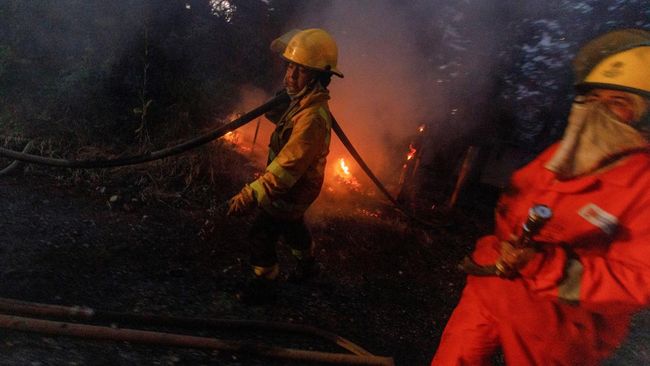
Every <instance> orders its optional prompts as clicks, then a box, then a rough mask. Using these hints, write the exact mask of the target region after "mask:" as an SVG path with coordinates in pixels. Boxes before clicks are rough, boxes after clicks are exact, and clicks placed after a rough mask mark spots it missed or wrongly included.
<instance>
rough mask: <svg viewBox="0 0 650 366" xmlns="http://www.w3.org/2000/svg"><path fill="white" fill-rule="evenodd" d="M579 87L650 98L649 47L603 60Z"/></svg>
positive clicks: (627, 51) (626, 51)
mask: <svg viewBox="0 0 650 366" xmlns="http://www.w3.org/2000/svg"><path fill="white" fill-rule="evenodd" d="M581 85H582V87H585V88H605V89H618V90H623V91H628V92H631V93H635V94H640V95H642V96H646V97H650V46H642V47H635V48H632V49H629V50H625V51H622V52H619V53H615V54H613V55H611V56H609V57H606V58H604V59H603V60H602V61H601V62H600V63H598V64H597V65H596V66H595V67H594V68H593V69H592V70H591V72H590V73H589V74H587V76H586V77H585V79H584V81H583V82H582V83H581Z"/></svg>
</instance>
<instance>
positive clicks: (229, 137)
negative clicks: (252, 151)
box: [222, 131, 239, 145]
mask: <svg viewBox="0 0 650 366" xmlns="http://www.w3.org/2000/svg"><path fill="white" fill-rule="evenodd" d="M222 139H224V140H226V141H228V142H230V143H231V144H234V145H237V142H238V141H239V134H238V133H237V132H236V131H230V132H228V133H226V134H225V135H223V137H222Z"/></svg>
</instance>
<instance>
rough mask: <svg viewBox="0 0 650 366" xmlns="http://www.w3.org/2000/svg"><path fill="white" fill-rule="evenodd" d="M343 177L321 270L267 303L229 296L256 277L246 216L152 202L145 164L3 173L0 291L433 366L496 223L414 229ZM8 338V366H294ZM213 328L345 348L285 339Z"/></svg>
mask: <svg viewBox="0 0 650 366" xmlns="http://www.w3.org/2000/svg"><path fill="white" fill-rule="evenodd" d="M340 163H341V162H339V165H338V167H337V169H343V168H342V166H341V165H340ZM332 165H333V164H332ZM248 170H250V171H251V172H252V171H253V170H254V169H252V168H251V169H248ZM341 174H342V175H341V176H337V177H334V178H335V179H333V180H332V182H333V183H329V185H328V186H326V187H325V189H324V190H323V194H322V196H321V197H320V199H319V201H318V204H317V205H316V207H314V210H312V212H310V216H309V218H308V219H309V221H310V223H311V226H312V228H313V234H314V238H315V241H316V245H317V248H318V257H319V259H320V260H321V261H322V263H323V264H324V267H325V271H324V274H323V276H322V277H321V278H319V279H318V280H317V281H315V282H313V283H308V284H302V285H295V284H289V283H282V285H281V296H280V298H279V299H278V301H277V302H276V303H274V304H269V305H265V306H260V307H246V306H243V305H241V304H239V303H238V302H236V301H235V300H234V297H233V294H234V292H235V291H236V290H237V289H238V288H239V286H241V285H242V284H243V283H244V282H245V280H246V278H247V273H248V268H247V244H246V231H247V229H248V224H249V222H248V220H247V219H235V218H228V217H223V216H221V214H220V213H218V212H216V211H213V210H210V207H209V205H205V204H201V203H199V201H201V198H200V197H197V196H190V195H184V194H178V195H158V196H157V197H156V198H155V199H154V198H152V197H153V196H147V197H146V198H144V199H143V196H142V191H141V189H140V188H138V186H137V180H136V179H135V178H134V177H137V176H139V174H137V173H134V174H132V175H130V174H116V175H115V177H120V178H119V179H117V178H115V177H114V178H113V179H110V180H108V179H107V180H103V181H102V183H101V184H102V185H101V186H98V185H97V182H93V180H92V179H86V177H83V179H81V178H79V179H77V180H76V181H75V180H71V179H68V178H62V177H59V178H57V177H56V176H52V175H50V174H43V173H37V172H34V171H31V172H30V173H28V174H27V175H22V174H20V175H16V176H13V177H5V178H3V179H2V181H0V192H1V193H2V194H1V195H0V202H1V204H2V207H3V208H4V210H3V213H2V216H3V217H2V219H1V220H0V223H1V225H2V234H1V235H2V238H1V242H2V247H1V251H2V252H1V253H2V255H1V256H0V268H1V271H0V276H1V278H2V281H1V282H0V291H1V293H2V296H3V297H8V298H15V299H22V300H29V301H36V302H43V303H52V304H61V305H84V306H89V307H92V308H95V309H101V310H110V311H120V312H133V313H156V314H167V315H178V316H191V317H204V318H241V319H255V320H276V321H284V322H291V323H299V324H308V325H312V326H316V327H319V328H322V329H324V330H328V331H331V332H334V333H337V334H339V335H341V336H343V337H346V338H348V339H351V340H352V341H354V342H356V343H358V344H360V345H361V346H362V347H365V348H367V349H368V350H370V351H371V352H372V353H374V354H377V355H386V356H393V357H395V359H396V361H397V364H398V365H418V364H426V363H427V361H428V360H429V359H430V357H431V355H432V353H433V350H434V348H435V345H436V344H437V339H438V337H439V335H440V332H441V331H442V327H443V325H444V322H445V319H446V317H447V316H448V314H449V312H450V311H451V309H452V307H453V305H454V303H455V301H456V299H457V297H458V292H459V290H460V288H461V286H462V276H461V275H460V274H459V273H458V272H456V270H455V265H456V263H457V262H458V260H459V259H460V258H462V256H463V255H464V254H465V253H466V252H467V251H468V250H469V246H470V244H471V242H472V239H473V238H474V237H476V236H477V235H478V234H479V231H481V230H482V229H483V228H486V227H487V222H486V221H485V220H483V219H478V218H472V217H469V216H468V217H460V216H457V214H456V213H450V214H453V215H454V218H453V219H452V218H445V219H444V220H442V218H441V217H433V216H432V217H431V219H432V220H433V219H435V220H436V221H439V222H443V221H444V222H445V224H446V225H445V226H442V227H440V228H439V229H437V230H431V229H423V228H418V227H415V226H413V225H412V224H410V223H408V222H407V221H405V220H404V219H403V218H402V217H401V216H400V215H398V214H397V213H396V212H394V211H393V210H392V209H391V208H390V207H389V206H387V205H386V204H384V203H383V201H382V200H381V199H379V198H378V197H374V196H370V197H369V196H368V194H366V193H363V192H362V190H360V189H359V186H358V184H359V183H358V182H357V183H356V185H355V184H354V181H353V180H352V178H351V177H349V176H348V177H346V176H345V173H344V172H343V171H341ZM337 182H338V183H337ZM195 200H196V201H195ZM217 201H219V199H217ZM488 217H489V215H488ZM488 221H489V220H488ZM449 223H453V226H448V225H447V224H449ZM280 255H281V264H282V265H283V269H284V270H285V271H286V270H287V269H289V268H290V266H291V264H292V263H291V262H290V259H289V256H288V253H287V250H286V247H284V246H282V245H281V246H280ZM165 330H168V331H169V329H165ZM172 330H173V329H172ZM0 335H1V337H2V340H3V341H2V342H1V343H0V348H1V351H0V354H1V356H0V364H3V365H29V364H32V365H104V364H105V365H109V364H110V365H132V364H138V365H156V364H162V365H198V364H229V365H230V364H232V365H269V364H278V365H279V364H286V363H284V362H275V363H274V362H271V361H269V360H267V359H259V358H254V357H247V356H246V355H239V354H224V353H220V354H218V353H212V352H204V351H196V350H186V349H175V348H163V347H152V346H141V345H136V344H127V343H111V342H91V341H84V340H76V339H71V338H58V337H50V336H45V335H40V334H23V333H19V332H14V331H6V330H2V331H0ZM211 335H212V333H211ZM217 336H218V337H220V338H224V339H258V340H261V341H263V342H268V343H270V344H277V345H280V346H284V347H298V348H300V347H305V348H306V347H309V348H312V349H317V350H329V351H339V350H337V349H336V348H332V346H328V345H326V344H324V343H323V342H318V341H310V340H302V339H295V338H293V339H292V338H290V337H286V336H282V335H277V334H250V333H248V334H245V333H242V332H218V334H217Z"/></svg>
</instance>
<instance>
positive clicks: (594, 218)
mask: <svg viewBox="0 0 650 366" xmlns="http://www.w3.org/2000/svg"><path fill="white" fill-rule="evenodd" d="M578 215H580V216H581V217H582V218H583V219H585V220H587V221H588V222H589V223H591V224H593V225H595V226H597V227H598V228H600V229H601V230H602V231H604V232H605V233H606V234H608V235H612V234H614V231H616V228H617V227H618V218H617V217H616V216H614V215H612V214H610V213H609V212H607V211H605V210H603V209H602V208H600V207H598V206H597V205H596V204H594V203H588V204H586V205H584V206H583V207H582V208H581V209H579V210H578Z"/></svg>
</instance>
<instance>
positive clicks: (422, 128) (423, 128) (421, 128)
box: [418, 125, 427, 132]
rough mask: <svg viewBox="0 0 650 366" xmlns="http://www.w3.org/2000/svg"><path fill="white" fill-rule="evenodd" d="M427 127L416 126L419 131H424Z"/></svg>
mask: <svg viewBox="0 0 650 366" xmlns="http://www.w3.org/2000/svg"><path fill="white" fill-rule="evenodd" d="M426 128H427V125H420V128H418V131H419V132H424V130H425V129H426Z"/></svg>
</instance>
